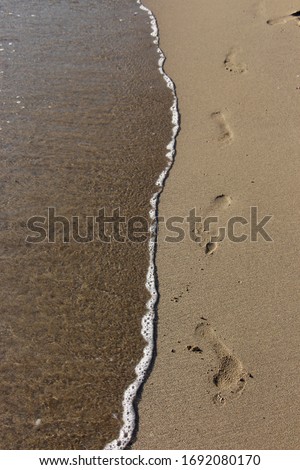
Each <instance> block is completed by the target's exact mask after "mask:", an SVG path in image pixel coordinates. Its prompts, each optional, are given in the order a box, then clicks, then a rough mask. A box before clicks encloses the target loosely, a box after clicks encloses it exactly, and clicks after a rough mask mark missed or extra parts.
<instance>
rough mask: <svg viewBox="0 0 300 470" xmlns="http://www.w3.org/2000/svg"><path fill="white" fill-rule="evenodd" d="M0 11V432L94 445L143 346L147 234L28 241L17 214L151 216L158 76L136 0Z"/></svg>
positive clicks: (116, 417) (163, 115) (162, 93)
mask: <svg viewBox="0 0 300 470" xmlns="http://www.w3.org/2000/svg"><path fill="white" fill-rule="evenodd" d="M135 13H137V14H135ZM120 19H121V20H122V21H120ZM0 26H1V33H0V44H1V45H0V72H1V73H0V88H1V94H0V102H1V109H0V118H1V125H0V127H1V130H0V139H1V158H0V166H1V171H0V188H1V192H0V194H1V199H0V236H1V244H0V259H1V271H0V286H1V289H0V305H1V309H0V334H1V343H0V357H1V363H0V377H1V380H0V397H1V398H0V415H1V418H0V419H1V424H0V446H1V448H3V449H9V448H14V449H72V448H76V449H97V448H102V447H103V446H104V445H105V444H106V443H108V442H110V441H111V440H112V439H114V438H116V437H117V436H118V432H119V429H120V427H121V425H122V398H123V393H124V390H125V388H126V387H127V386H128V385H129V383H130V382H132V380H133V379H134V377H135V373H134V367H135V365H136V364H137V362H138V361H139V359H140V357H141V355H142V350H143V346H144V343H143V339H142V337H141V334H140V331H141V325H140V322H141V318H142V316H143V314H144V312H145V304H146V301H147V300H148V297H149V293H148V292H147V290H146V289H145V279H146V273H147V268H148V263H149V254H148V244H147V242H144V243H133V242H131V241H128V240H127V241H126V242H125V243H119V242H111V243H104V242H102V241H99V239H97V240H94V241H91V242H90V243H76V242H75V241H73V240H71V241H70V242H68V243H63V240H62V236H60V235H59V234H58V236H57V240H56V242H55V243H48V242H47V240H45V241H43V242H42V243H28V242H26V237H27V236H28V235H30V234H31V233H30V231H29V229H28V227H27V221H28V219H29V218H30V217H32V216H34V215H38V216H47V208H48V207H53V208H55V210H56V214H58V215H61V216H64V217H68V218H70V217H71V216H78V217H79V219H80V221H81V222H80V227H81V230H82V232H81V233H82V234H83V233H84V226H85V219H84V217H86V216H96V215H97V213H98V210H99V209H100V208H105V211H106V214H110V213H111V211H112V210H113V209H114V208H120V212H121V213H122V215H124V216H127V217H131V216H136V215H137V216H143V217H145V218H146V219H148V212H149V209H150V202H149V201H150V197H151V196H152V194H153V193H154V192H155V181H156V179H157V177H158V176H159V174H160V173H161V171H162V170H163V168H164V167H165V166H166V158H165V153H166V150H165V146H166V145H167V143H168V142H169V141H170V136H171V118H170V111H169V108H170V106H171V103H172V96H171V91H170V90H169V89H168V88H167V87H166V85H165V82H164V80H163V78H162V76H161V74H160V73H159V71H158V67H157V60H158V57H157V52H156V47H155V46H154V45H153V43H152V40H151V38H150V25H149V19H148V15H147V13H146V12H143V11H141V10H140V9H139V8H138V6H137V5H136V2H135V1H133V0H111V1H107V0H100V1H99V0H98V1H92V0H88V1H87V0H85V1H83V0H82V1H79V0H78V1H75V0H74V1H71V0H69V1H66V0H65V1H63V0H62V1H58V0H57V1H49V0H47V1H46V0H39V1H33V0H30V1H28V2H26V4H25V2H24V3H23V2H19V1H16V0H9V1H4V2H2V3H1V6H0ZM2 49H3V50H2ZM60 228H61V226H60ZM58 232H59V230H58Z"/></svg>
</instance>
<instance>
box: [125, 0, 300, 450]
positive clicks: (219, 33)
mask: <svg viewBox="0 0 300 470" xmlns="http://www.w3.org/2000/svg"><path fill="white" fill-rule="evenodd" d="M145 4H146V6H148V7H149V8H151V9H152V11H153V13H154V14H155V16H156V17H157V20H158V23H159V27H160V38H161V47H162V49H163V51H164V53H165V54H166V57H167V61H166V64H165V70H166V72H167V73H168V74H169V75H170V76H171V77H172V79H173V80H174V82H175V85H176V87H177V94H178V99H179V106H180V113H181V132H180V135H179V137H178V140H177V157H176V161H175V165H174V167H173V169H172V171H171V175H170V177H169V179H168V181H167V184H166V187H165V190H164V193H163V196H162V198H161V203H160V208H159V212H160V216H164V217H171V216H182V217H186V216H187V215H188V213H189V210H190V209H192V208H195V209H196V211H197V213H198V214H199V215H201V216H210V215H212V216H218V217H219V218H220V221H221V222H220V224H221V225H222V224H224V223H225V222H226V221H227V220H229V219H230V218H231V217H233V216H242V217H244V218H246V219H247V220H249V214H250V207H251V206H255V207H258V218H259V220H261V219H262V218H263V217H264V216H265V215H267V214H269V215H272V219H271V220H270V222H269V223H268V224H267V225H266V227H265V228H266V229H267V231H268V233H269V235H270V236H271V237H272V240H273V241H271V242H270V241H269V242H267V241H265V240H264V239H263V238H262V237H261V236H260V235H258V241H257V242H255V241H252V242H251V241H250V240H249V238H248V239H247V240H246V241H244V242H242V243H234V242H232V241H230V240H228V239H225V240H224V241H223V242H222V243H219V245H218V246H217V249H216V250H215V251H214V252H213V253H210V252H207V251H209V250H210V249H211V248H215V246H211V245H208V246H206V244H207V243H209V236H210V235H211V233H212V231H208V232H206V234H205V237H206V238H205V241H204V243H202V244H200V243H196V242H194V241H191V240H190V238H189V236H188V234H187V236H186V237H185V239H184V240H183V241H182V242H181V243H167V242H166V241H165V236H166V235H167V234H168V231H167V230H166V229H165V228H164V226H163V225H161V228H160V232H159V240H158V254H157V266H158V277H159V290H160V296H161V297H160V303H159V308H158V343H157V353H158V354H157V359H156V362H155V366H154V370H153V372H152V374H151V376H150V378H149V380H148V382H147V383H146V385H145V387H144V392H143V396H142V400H141V402H140V404H139V416H140V421H139V432H138V436H137V440H136V442H135V444H134V446H133V447H134V448H136V449H167V448H169V449H201V448H202V449H217V448H220V449H226V448H227V449H234V448H237V449H253V448H257V449H259V448H260V449H270V448H274V449H281V448H287V449H291V448H296V449H299V448H300V437H299V436H300V420H299V405H298V397H299V389H300V374H299V367H298V366H299V331H300V315H299V289H298V280H299V266H300V254H299V236H298V230H299V206H300V204H299V203H300V200H299V199H300V185H299V174H300V173H299V170H300V159H299V125H300V106H299V104H300V89H299V87H300V68H299V50H298V46H297V44H299V40H300V28H299V25H298V19H297V18H296V17H295V16H294V17H290V16H289V15H290V14H291V13H293V12H296V11H297V10H299V8H300V4H299V1H290V0H289V1H279V0H276V1H274V0H265V1H254V0H247V1H243V2H241V1H240V0H229V1H226V2H224V1H223V0H215V1H214V2H212V1H208V0H206V1H199V0H190V1H189V2H186V1H183V0H163V1H161V0H147V1H145ZM221 195H224V196H226V197H222V198H218V196H221ZM216 198H217V199H216ZM239 227H240V230H237V231H236V232H237V233H239V234H241V233H242V232H244V233H246V234H248V235H249V232H250V229H249V225H245V226H244V227H243V226H242V225H240V226H239ZM198 232H199V233H200V234H201V227H198Z"/></svg>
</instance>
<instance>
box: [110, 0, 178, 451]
mask: <svg viewBox="0 0 300 470" xmlns="http://www.w3.org/2000/svg"><path fill="white" fill-rule="evenodd" d="M136 1H137V3H138V5H139V8H140V9H141V10H144V11H146V12H147V13H148V15H149V18H150V23H151V29H152V32H151V36H153V38H154V39H153V42H154V44H156V45H157V53H158V55H159V59H158V68H159V71H160V73H161V74H162V76H163V78H164V80H165V81H166V84H167V87H168V88H170V89H171V90H172V93H173V104H172V106H171V111H172V124H173V128H172V139H171V141H170V143H169V144H168V145H167V150H168V151H167V153H166V157H167V158H168V160H167V165H166V167H165V169H164V170H163V172H162V173H161V174H160V175H159V177H158V179H157V181H156V186H157V187H158V190H157V192H156V193H154V194H153V196H152V198H151V199H150V203H151V209H150V212H149V215H150V219H151V226H150V240H149V255H150V262H149V268H148V272H147V277H146V287H147V289H148V291H149V293H150V295H151V297H150V300H149V301H148V302H147V304H146V313H145V315H144V317H143V319H142V330H141V334H142V336H143V338H144V339H145V340H146V343H147V344H146V346H145V348H144V351H143V357H142V359H141V361H140V362H139V363H138V365H137V366H136V368H135V372H136V376H137V377H136V379H135V381H134V382H133V383H132V384H131V385H129V387H128V388H127V389H126V391H125V393H124V398H123V426H122V428H121V430H120V433H119V437H118V439H115V440H114V441H112V442H110V443H109V444H107V445H106V446H105V449H111V450H113V449H124V448H125V447H126V446H127V445H128V444H129V442H130V440H131V438H132V436H133V432H134V429H135V418H136V416H135V409H134V400H135V397H136V395H137V392H138V390H139V388H140V386H141V385H142V384H143V382H144V380H145V377H146V374H147V371H148V369H149V366H150V364H151V360H152V357H153V351H154V321H155V305H156V302H157V298H158V292H157V289H156V281H155V244H156V238H157V209H158V200H159V195H160V194H161V192H162V190H163V187H164V182H165V179H166V177H167V175H168V173H169V170H170V168H171V166H172V163H173V161H174V157H175V146H176V137H177V134H178V131H179V112H178V100H177V96H176V91H175V85H174V83H173V81H172V80H171V78H170V77H169V76H168V75H167V74H166V73H165V71H164V69H163V66H164V62H165V59H166V58H165V55H164V53H163V51H162V50H161V49H160V47H159V31H158V25H157V21H156V18H155V16H154V15H153V13H152V11H151V10H149V9H148V8H146V7H145V6H144V5H143V4H142V2H141V0H136Z"/></svg>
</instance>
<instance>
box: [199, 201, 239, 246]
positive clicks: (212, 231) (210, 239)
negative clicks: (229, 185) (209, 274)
mask: <svg viewBox="0 0 300 470" xmlns="http://www.w3.org/2000/svg"><path fill="white" fill-rule="evenodd" d="M231 204H232V197H231V196H229V195H227V194H219V195H218V196H216V197H215V198H214V200H213V201H212V203H211V204H210V205H209V207H208V210H207V214H206V216H205V218H204V223H201V224H199V226H198V227H197V229H196V232H197V235H199V236H200V237H201V242H200V246H201V247H205V254H207V255H210V254H213V253H214V252H215V251H216V250H217V248H218V247H219V242H221V241H223V239H224V232H221V231H219V230H218V227H217V224H218V222H219V221H220V220H219V219H220V215H221V213H222V212H223V211H225V210H226V209H228V207H230V206H231ZM211 214H213V216H211ZM209 216H210V217H213V218H215V217H216V220H215V221H212V220H211V218H210V217H209ZM210 221H211V223H209V222H210Z"/></svg>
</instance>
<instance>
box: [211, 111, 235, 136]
mask: <svg viewBox="0 0 300 470" xmlns="http://www.w3.org/2000/svg"><path fill="white" fill-rule="evenodd" d="M211 118H212V119H213V120H214V121H215V122H216V124H217V125H218V127H219V129H220V135H219V141H221V142H223V143H230V142H231V141H232V139H233V133H232V131H231V129H230V127H229V125H228V123H227V120H226V117H225V115H224V113H222V112H221V111H216V112H215V113H212V114H211Z"/></svg>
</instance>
